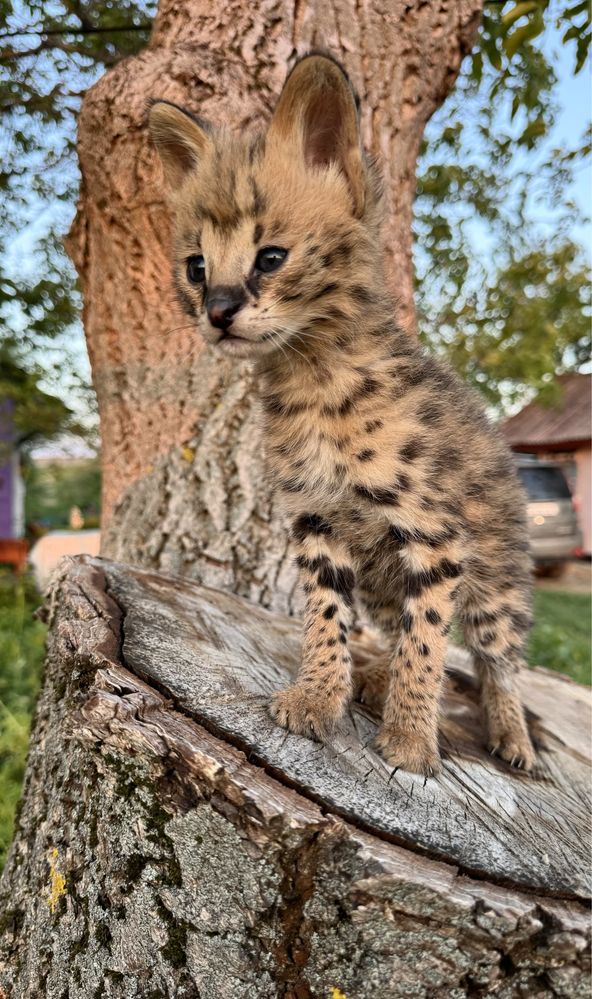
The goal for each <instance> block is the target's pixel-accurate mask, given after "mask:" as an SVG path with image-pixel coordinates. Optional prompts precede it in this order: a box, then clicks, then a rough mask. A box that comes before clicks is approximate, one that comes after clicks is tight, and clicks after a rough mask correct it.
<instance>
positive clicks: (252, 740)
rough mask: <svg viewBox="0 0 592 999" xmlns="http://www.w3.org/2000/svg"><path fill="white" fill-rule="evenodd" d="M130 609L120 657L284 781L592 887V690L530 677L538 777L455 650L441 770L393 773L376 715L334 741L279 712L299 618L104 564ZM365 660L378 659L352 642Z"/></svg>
mask: <svg viewBox="0 0 592 999" xmlns="http://www.w3.org/2000/svg"><path fill="white" fill-rule="evenodd" d="M102 565H103V568H104V571H105V572H106V574H107V578H108V580H109V589H110V592H111V593H112V594H113V596H114V597H115V599H116V600H117V602H118V604H119V606H120V607H121V610H122V614H123V622H124V624H123V633H124V640H123V661H124V662H125V664H126V665H127V666H128V668H129V669H131V670H132V671H133V672H134V673H136V674H137V675H138V676H140V677H142V678H143V679H145V680H147V681H148V682H152V683H156V684H158V687H159V689H160V690H161V691H162V692H163V693H165V694H166V695H167V696H170V697H172V698H173V699H174V701H175V704H176V705H177V706H178V707H180V708H181V709H182V710H184V711H188V712H189V713H190V714H191V715H192V717H194V718H196V719H198V720H199V721H200V722H202V723H203V724H204V725H206V726H207V727H208V728H210V729H211V730H212V731H214V732H216V734H219V735H222V736H223V737H224V738H225V739H227V740H228V741H229V742H231V743H233V744H234V745H236V746H239V747H240V748H241V749H243V750H244V751H245V752H246V753H248V755H249V758H250V759H251V760H256V762H257V763H259V764H260V765H261V766H263V767H265V768H267V769H268V770H269V771H270V772H272V773H273V774H274V775H275V776H276V778H277V779H278V780H281V781H282V782H284V783H285V784H287V785H288V786H291V787H295V788H297V789H298V790H299V791H300V792H301V793H303V794H304V795H306V796H307V797H308V798H310V799H312V800H314V801H317V802H320V803H321V804H322V805H324V806H325V807H327V808H330V809H332V810H333V811H335V812H336V813H338V814H339V815H341V816H343V817H344V818H347V819H348V820H349V821H351V822H354V823H355V824H356V825H358V826H359V827H360V828H362V829H365V830H367V831H369V832H372V833H375V834H377V835H379V836H382V837H384V838H386V839H389V840H391V841H393V842H399V843H402V844H405V845H407V846H409V847H411V848H413V849H416V850H419V851H424V852H425V853H428V854H430V855H432V856H437V857H440V858H444V859H446V860H450V861H452V862H454V863H455V864H457V865H458V866H459V867H460V868H461V869H462V870H463V871H465V872H470V873H472V874H478V875H480V876H484V877H488V878H493V879H494V880H496V881H499V882H509V883H514V884H516V885H523V886H530V887H532V888H538V889H541V888H542V889H545V890H548V891H550V892H556V893H559V894H562V895H566V896H576V897H577V896H583V897H587V896H588V895H589V894H590V869H589V853H588V842H587V831H588V829H589V817H590V776H591V774H590V755H589V743H588V741H587V739H586V735H587V732H588V731H589V718H590V706H591V703H592V702H591V697H590V691H589V690H586V689H585V688H581V687H579V686H577V685H575V684H572V683H570V682H569V681H566V680H564V679H563V678H562V677H561V676H559V675H553V674H550V673H543V672H541V671H538V670H537V671H533V672H529V673H528V674H526V675H525V677H524V681H523V693H524V700H525V704H526V706H527V707H528V708H529V709H530V710H531V716H532V722H533V725H532V728H533V735H534V736H535V740H536V739H537V737H538V741H540V742H544V744H545V745H546V746H548V749H547V750H544V749H542V750H541V751H540V755H539V766H538V770H537V773H536V774H535V775H534V776H526V775H524V774H522V773H520V772H519V771H511V770H510V769H509V768H508V767H507V766H506V764H504V763H503V762H501V761H497V760H495V759H492V758H491V756H490V755H489V754H488V753H487V751H486V750H485V749H484V747H483V736H484V730H483V727H482V723H481V719H480V714H479V708H478V704H477V694H476V688H475V684H474V681H473V677H472V672H471V666H470V661H469V659H468V657H467V656H465V655H463V654H462V653H461V652H460V651H458V650H456V651H454V650H453V651H452V652H451V655H450V660H449V675H448V683H447V689H446V695H445V698H444V705H443V724H442V749H443V755H444V771H443V774H442V775H441V776H440V777H439V778H438V779H435V780H434V779H430V780H425V779H424V778H423V777H419V776H415V775H412V774H409V773H404V772H402V771H398V772H397V773H394V772H393V769H392V767H389V766H387V765H386V764H385V763H384V762H383V760H382V759H381V757H380V755H379V754H378V753H376V752H375V751H374V750H373V748H372V742H373V739H374V736H375V734H376V717H375V716H374V715H373V714H371V713H370V712H369V711H368V710H367V709H366V708H365V707H364V706H363V705H361V704H360V705H358V704H354V705H352V708H351V710H350V711H349V713H348V715H347V716H346V718H345V719H344V720H343V721H342V723H341V724H340V725H339V727H338V729H337V730H336V731H335V733H334V734H333V736H332V737H331V739H330V740H329V741H328V743H327V744H326V745H321V744H319V743H316V742H313V741H311V740H310V739H306V738H303V737H301V736H297V735H292V734H291V733H288V732H286V731H284V730H283V729H281V728H278V726H277V725H276V724H275V723H274V722H273V721H272V720H271V718H270V717H269V714H268V710H267V705H268V701H269V697H270V695H271V693H272V691H274V690H277V689H278V688H281V687H285V686H287V685H288V684H289V683H290V680H291V678H292V676H293V674H294V673H295V671H296V669H297V665H298V658H299V647H300V626H299V624H298V622H296V621H294V620H293V619H291V618H287V617H286V618H284V617H281V616H279V615H277V614H270V613H268V612H267V611H265V610H264V609H262V608H259V607H254V606H252V605H251V604H249V603H248V602H247V601H245V600H242V599H240V598H237V597H235V596H234V595H232V594H227V593H223V592H221V591H218V590H211V589H207V588H205V587H196V586H195V585H192V584H190V583H185V582H183V581H180V580H177V581H172V580H170V579H166V578H163V577H161V576H159V575H157V574H151V573H149V572H142V571H133V570H129V569H127V568H122V567H118V566H116V565H113V564H109V563H102ZM355 651H356V653H357V661H358V662H359V663H361V662H364V663H367V664H371V663H372V661H373V659H376V660H378V661H379V662H380V661H381V659H382V658H383V656H382V655H381V653H380V651H378V653H377V652H376V651H375V649H373V648H372V646H368V645H367V644H365V645H362V644H358V645H357V646H356V647H355Z"/></svg>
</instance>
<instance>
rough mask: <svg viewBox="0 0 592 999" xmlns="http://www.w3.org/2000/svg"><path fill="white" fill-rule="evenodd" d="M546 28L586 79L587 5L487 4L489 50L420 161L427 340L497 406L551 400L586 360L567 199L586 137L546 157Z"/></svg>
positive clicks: (550, 98) (421, 296) (551, 118)
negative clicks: (569, 49) (543, 395)
mask: <svg viewBox="0 0 592 999" xmlns="http://www.w3.org/2000/svg"><path fill="white" fill-rule="evenodd" d="M551 23H554V25H555V27H559V28H560V29H561V32H562V34H561V35H560V38H561V39H562V40H563V41H564V42H565V43H566V44H568V45H569V44H575V46H576V54H575V55H576V58H575V65H574V70H575V71H579V70H580V69H581V68H582V66H583V60H584V58H585V56H586V53H587V51H588V48H587V47H588V44H589V38H590V27H589V25H590V16H589V13H588V9H587V7H586V9H585V5H583V4H581V3H574V2H566V0H561V2H554V3H551V2H547V0H532V2H528V3H514V2H512V3H508V2H502V3H486V4H485V12H484V18H483V25H482V31H481V36H480V45H479V46H478V47H477V48H476V49H475V50H474V52H473V53H472V54H471V56H469V57H467V60H466V62H465V65H464V67H463V69H464V71H463V72H462V73H461V75H460V78H459V80H458V82H457V85H456V87H455V89H454V90H453V92H452V93H451V95H450V96H449V98H448V99H447V101H446V103H445V105H444V107H443V108H442V109H440V111H438V112H437V113H436V115H435V116H434V118H433V119H432V121H431V122H430V123H429V125H428V128H427V130H426V135H425V140H424V144H423V149H422V155H421V158H420V163H419V170H418V189H417V195H418V196H417V202H416V217H415V235H416V242H417V245H418V247H419V249H418V251H417V254H416V264H417V276H418V282H417V290H418V319H419V326H420V333H421V335H422V337H423V338H424V340H426V341H427V342H428V343H429V344H430V345H431V346H432V347H433V348H434V349H436V350H437V351H440V352H441V353H443V354H445V355H447V356H448V357H449V358H450V360H451V361H452V363H453V364H454V366H455V367H456V368H457V370H459V371H460V373H461V374H462V375H463V376H464V377H466V378H468V380H470V381H472V382H473V383H474V384H475V385H476V386H477V387H479V388H480V389H481V390H482V391H485V394H486V395H487V397H488V398H489V401H490V402H492V403H494V404H495V403H498V404H499V403H504V404H507V403H511V402H516V401H518V400H521V399H522V398H523V396H524V395H525V394H529V390H530V394H532V390H540V389H544V390H545V391H546V392H547V393H549V391H550V388H552V382H553V379H554V376H555V375H556V374H557V373H560V372H562V371H569V370H574V369H577V368H578V366H579V365H580V364H581V363H582V362H583V361H584V360H587V359H588V357H589V350H590V337H589V327H590V321H589V304H590V293H589V281H588V277H587V273H586V267H585V261H584V260H583V259H582V258H583V253H582V251H581V250H580V248H579V247H578V246H577V245H576V243H574V241H573V238H572V237H571V236H570V233H572V232H573V229H574V226H575V224H577V223H578V222H580V221H581V216H580V213H579V211H578V209H577V206H576V205H575V204H574V203H573V202H572V201H570V199H569V197H568V196H566V193H565V192H566V191H568V190H569V188H570V182H571V180H572V179H573V176H574V171H575V170H576V169H578V168H579V167H580V165H581V164H582V162H583V161H584V159H585V158H586V157H587V156H588V155H589V153H590V148H591V146H590V133H587V134H585V135H584V136H581V137H577V136H576V137H575V139H576V140H577V141H576V144H575V145H574V146H573V148H549V135H550V133H551V130H552V127H553V124H554V122H555V119H556V115H557V106H556V102H555V97H554V93H555V88H556V83H557V78H556V75H555V71H554V68H553V57H554V53H549V52H546V51H545V49H544V47H543V44H541V46H540V47H536V45H535V44H534V41H535V39H536V40H537V41H539V42H541V43H544V42H545V38H546V35H545V34H543V28H545V27H548V26H549V25H550V24H551ZM545 216H546V219H545ZM541 217H543V221H541ZM525 389H526V392H525Z"/></svg>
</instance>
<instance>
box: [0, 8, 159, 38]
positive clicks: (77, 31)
mask: <svg viewBox="0 0 592 999" xmlns="http://www.w3.org/2000/svg"><path fill="white" fill-rule="evenodd" d="M76 16H77V17H78V16H79V15H78V14H77V15H76ZM151 27H152V24H118V25H114V26H113V27H107V26H103V25H100V26H99V25H97V26H96V27H93V26H91V25H84V26H82V27H79V28H75V27H67V26H62V27H56V28H39V29H38V30H33V29H31V28H28V29H27V30H24V31H23V30H19V31H1V32H0V41H3V40H4V39H5V38H21V37H25V36H27V35H45V36H50V35H109V34H112V33H113V32H116V31H150V29H151Z"/></svg>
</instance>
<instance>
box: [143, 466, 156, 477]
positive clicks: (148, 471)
mask: <svg viewBox="0 0 592 999" xmlns="http://www.w3.org/2000/svg"><path fill="white" fill-rule="evenodd" d="M145 471H146V475H151V474H152V472H153V471H154V465H146V469H145Z"/></svg>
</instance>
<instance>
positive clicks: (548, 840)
mask: <svg viewBox="0 0 592 999" xmlns="http://www.w3.org/2000/svg"><path fill="white" fill-rule="evenodd" d="M50 612H51V615H52V628H51V646H50V650H49V657H48V663H47V671H46V682H45V687H44V691H43V694H42V697H41V700H40V703H39V708H38V713H37V719H36V725H35V732H34V737H33V741H32V751H31V756H30V760H29V765H28V770H27V777H26V782H25V796H24V802H23V805H24V807H23V808H22V810H21V815H20V819H19V822H18V829H17V836H16V839H15V842H14V844H13V847H12V849H11V852H10V855H9V858H8V863H7V867H6V870H5V873H4V875H3V879H2V882H1V883H0V905H1V909H0V911H1V912H2V913H3V915H2V919H1V929H2V936H1V942H0V996H2V997H3V999H4V997H6V999H7V997H10V999H41V997H45V999H102V997H113V999H136V997H137V999H166V997H180V999H181V997H182V999H276V997H280V996H281V997H284V999H337V997H343V996H345V997H346V999H400V997H405V996H408V997H413V999H463V997H468V996H484V995H495V996H497V997H498V999H513V997H528V999H534V997H537V999H553V997H562V999H579V997H581V999H584V997H587V996H588V995H589V989H590V977H589V942H590V913H589V909H588V908H587V903H588V902H589V897H590V865H589V851H588V849H587V844H588V839H589V836H588V825H589V819H588V816H589V796H590V795H589V790H590V747H589V744H588V743H587V740H586V738H585V735H584V733H585V731H586V728H587V721H588V716H589V712H590V705H591V697H590V691H589V690H587V689H585V688H582V687H579V686H578V685H577V684H574V683H571V682H570V681H569V680H566V679H565V678H563V677H560V676H556V675H553V674H550V673H547V672H545V671H543V670H535V671H533V672H532V673H531V674H529V677H528V683H527V684H525V690H524V695H525V700H526V704H527V706H528V707H529V708H530V712H529V718H530V724H531V727H532V729H533V733H534V732H535V731H536V733H537V734H538V737H539V738H542V739H544V741H545V743H546V749H544V750H541V753H540V758H539V768H538V771H537V773H536V774H535V775H534V777H527V776H525V775H522V774H519V773H515V772H510V771H509V770H508V769H507V768H506V767H505V766H504V765H503V764H501V763H498V762H496V761H495V760H492V759H491V757H489V756H488V755H487V754H486V753H484V752H483V749H482V747H481V732H480V731H479V726H478V724H477V723H476V718H477V715H476V705H475V690H474V681H473V680H472V676H471V673H470V670H469V669H468V667H467V664H466V661H465V660H464V659H463V658H462V655H461V654H460V653H456V654H455V655H454V657H453V660H452V661H451V663H450V664H449V665H450V676H449V681H448V686H447V690H446V695H445V699H444V720H443V725H442V748H443V752H444V771H443V774H442V776H441V777H440V778H439V779H438V780H430V781H428V782H426V783H424V781H423V779H422V778H419V777H414V776H412V775H409V774H403V773H400V772H399V773H393V772H391V771H390V769H389V768H387V767H386V766H385V764H384V763H383V762H382V761H381V760H380V759H379V757H377V756H376V754H375V753H374V752H373V750H372V747H371V739H372V737H373V735H374V733H375V720H374V717H373V716H372V715H371V714H370V713H369V712H368V710H367V709H365V708H363V707H362V706H359V707H358V706H354V707H353V708H352V711H351V713H350V715H349V717H348V718H347V719H346V720H345V721H344V723H343V724H342V725H341V726H340V728H339V730H338V731H337V732H336V734H335V735H334V737H333V738H332V740H331V741H330V743H329V744H328V745H327V746H325V747H321V746H319V745H317V744H315V743H312V742H310V741H309V740H307V739H302V738H300V737H299V736H294V735H290V734H288V733H286V732H283V731H281V730H280V729H278V728H277V727H276V726H274V725H273V724H272V722H271V720H270V718H269V716H268V715H267V713H266V711H265V701H266V698H267V694H268V693H269V691H270V690H271V689H272V688H273V687H274V686H276V685H279V684H285V683H286V682H287V679H288V676H289V673H290V671H293V670H295V668H296V664H297V660H298V630H299V629H298V625H297V624H296V623H295V622H294V620H293V619H291V618H287V617H284V616H281V615H278V614H271V613H269V612H268V611H265V610H263V609H261V608H256V607H253V605H252V604H249V603H248V602H246V601H244V600H242V599H241V598H239V597H236V596H234V595H232V594H226V593H223V592H221V591H216V590H208V589H206V588H204V587H201V586H198V585H197V584H195V583H193V582H190V581H183V580H179V579H176V580H173V579H167V578H166V577H163V576H162V575H159V574H156V573H153V572H147V571H142V570H133V569H130V568H129V567H125V566H118V565H116V564H113V563H109V562H102V561H101V560H95V559H91V558H88V557H82V558H81V559H79V560H68V562H67V564H66V566H65V567H64V570H63V572H62V576H61V579H60V581H59V583H58V585H57V586H56V589H55V591H54V593H53V598H52V601H51V605H50ZM376 655H377V653H376V650H375V649H374V648H373V647H372V646H371V645H370V644H368V643H366V644H365V645H364V646H362V645H361V644H360V643H357V644H355V657H356V660H357V662H358V664H359V665H360V669H361V670H362V675H363V670H364V669H367V668H368V667H369V665H370V664H371V663H372V662H373V661H374V660H375V659H376ZM469 708H470V710H468V709H469ZM535 714H536V715H538V721H537V719H536V718H535ZM3 990H4V991H3ZM334 990H335V991H334ZM337 990H339V991H337Z"/></svg>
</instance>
